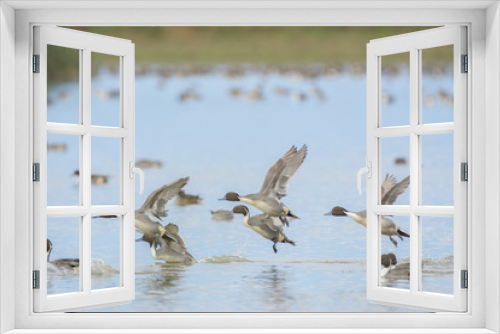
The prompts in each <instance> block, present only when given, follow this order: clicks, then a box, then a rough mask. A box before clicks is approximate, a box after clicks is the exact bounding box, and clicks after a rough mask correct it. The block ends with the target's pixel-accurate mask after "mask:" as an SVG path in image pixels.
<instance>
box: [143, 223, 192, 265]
mask: <svg viewBox="0 0 500 334" xmlns="http://www.w3.org/2000/svg"><path fill="white" fill-rule="evenodd" d="M163 228H164V229H165V230H166V231H167V234H165V235H163V236H162V237H161V238H152V237H151V236H147V235H144V236H143V237H142V240H144V241H146V242H148V243H149V249H150V252H151V257H152V258H153V259H155V260H163V261H165V262H166V263H194V262H196V260H195V258H194V257H193V256H192V255H191V253H189V252H188V250H187V247H186V243H185V242H184V240H183V239H182V237H181V236H180V234H179V227H178V226H177V225H175V224H172V223H169V224H167V225H165V226H164V227H163Z"/></svg>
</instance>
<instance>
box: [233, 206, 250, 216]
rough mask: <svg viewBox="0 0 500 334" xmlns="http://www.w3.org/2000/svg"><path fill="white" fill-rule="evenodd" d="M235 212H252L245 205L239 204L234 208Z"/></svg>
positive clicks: (245, 213) (246, 213) (243, 213)
mask: <svg viewBox="0 0 500 334" xmlns="http://www.w3.org/2000/svg"><path fill="white" fill-rule="evenodd" d="M233 212H234V213H241V214H242V215H245V216H246V215H248V214H250V211H248V208H247V207H246V206H244V205H238V206H235V207H234V208H233Z"/></svg>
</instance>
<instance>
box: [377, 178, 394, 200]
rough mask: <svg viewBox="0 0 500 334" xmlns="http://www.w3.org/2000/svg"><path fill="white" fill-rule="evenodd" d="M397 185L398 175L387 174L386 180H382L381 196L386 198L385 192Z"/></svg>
mask: <svg viewBox="0 0 500 334" xmlns="http://www.w3.org/2000/svg"><path fill="white" fill-rule="evenodd" d="M395 185H396V177H395V176H394V175H389V174H386V175H385V180H384V182H382V186H381V187H380V188H381V189H380V197H381V198H384V196H385V194H387V193H388V192H389V190H391V189H392V188H393V187H394V186H395Z"/></svg>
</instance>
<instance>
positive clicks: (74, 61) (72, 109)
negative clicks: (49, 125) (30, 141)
mask: <svg viewBox="0 0 500 334" xmlns="http://www.w3.org/2000/svg"><path fill="white" fill-rule="evenodd" d="M79 75H80V50H78V49H70V48H65V47H61V46H54V45H47V122H54V123H71V124H79V123H80V81H79Z"/></svg>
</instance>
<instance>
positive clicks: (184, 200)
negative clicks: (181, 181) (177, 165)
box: [175, 190, 203, 206]
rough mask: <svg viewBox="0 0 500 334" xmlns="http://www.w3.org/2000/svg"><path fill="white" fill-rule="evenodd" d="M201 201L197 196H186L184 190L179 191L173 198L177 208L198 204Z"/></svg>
mask: <svg viewBox="0 0 500 334" xmlns="http://www.w3.org/2000/svg"><path fill="white" fill-rule="evenodd" d="M202 200H203V199H202V198H201V197H200V196H199V195H190V194H186V193H185V192H184V190H181V191H179V194H178V195H177V197H176V198H175V204H176V205H178V206H185V205H195V204H200V203H201V201H202Z"/></svg>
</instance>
